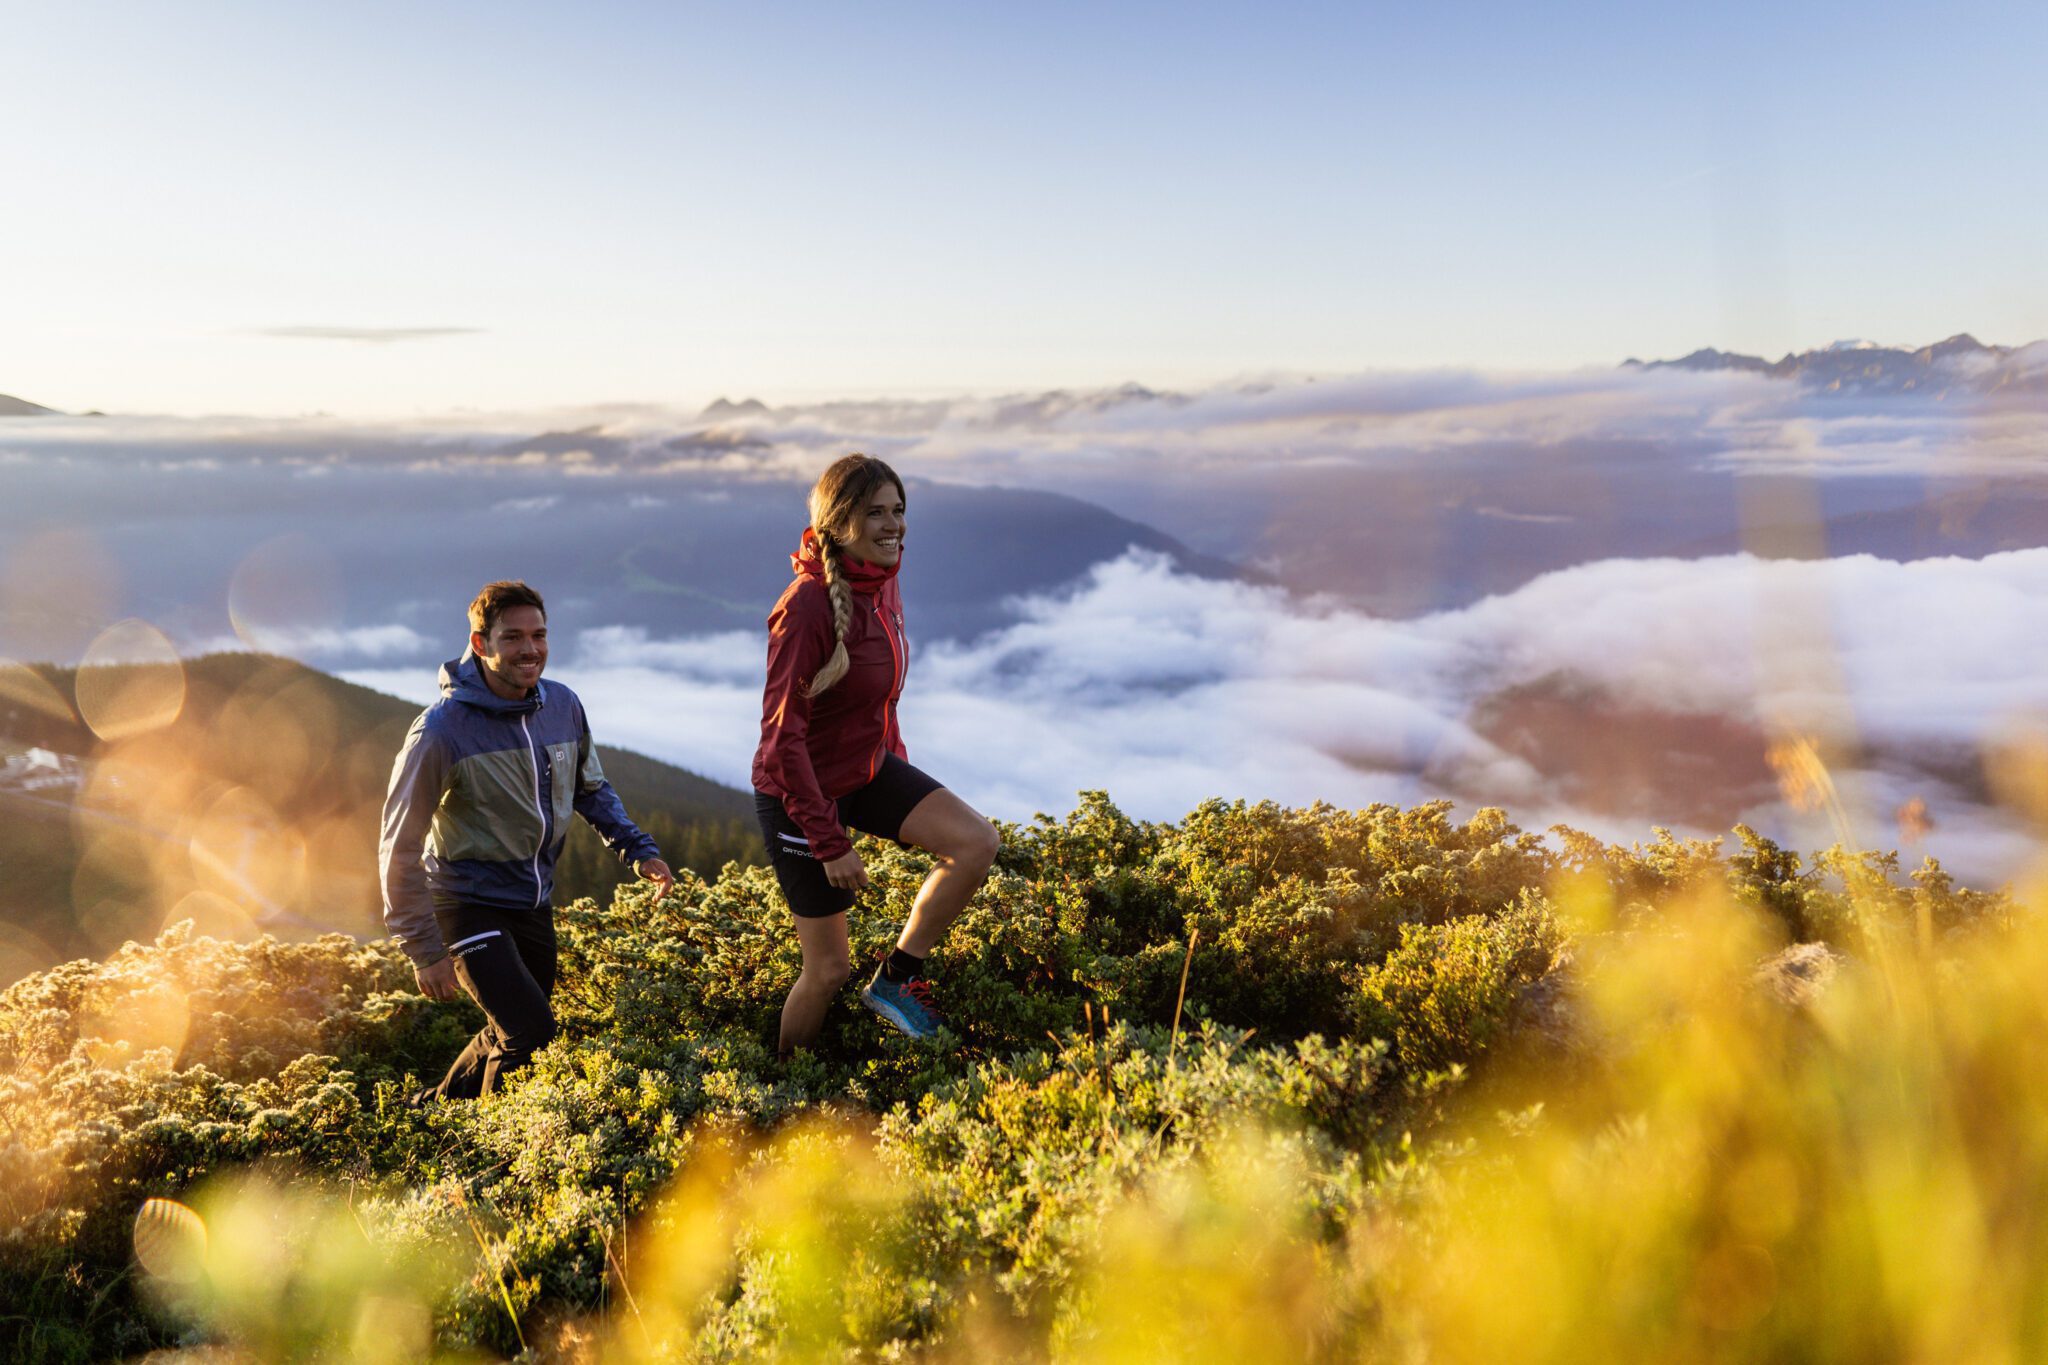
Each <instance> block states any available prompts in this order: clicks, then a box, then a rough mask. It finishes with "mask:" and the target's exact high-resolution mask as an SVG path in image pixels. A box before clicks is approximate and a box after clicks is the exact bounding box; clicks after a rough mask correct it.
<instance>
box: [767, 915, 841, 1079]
mask: <svg viewBox="0 0 2048 1365" xmlns="http://www.w3.org/2000/svg"><path fill="white" fill-rule="evenodd" d="M796 938H797V942H798V943H799V944H801V945H802V947H803V950H804V969H803V971H802V972H800V973H798V975H797V978H796V984H795V985H794V986H791V987H790V988H789V999H788V1000H786V1001H784V1002H783V1005H782V1036H781V1037H780V1039H779V1040H778V1041H777V1042H776V1045H775V1050H776V1051H777V1052H778V1053H780V1054H781V1055H783V1056H785V1057H787V1056H788V1055H789V1054H790V1053H792V1052H794V1051H795V1050H796V1049H798V1048H800V1047H809V1046H810V1045H811V1044H812V1043H813V1042H815V1041H816V1040H817V1037H818V1030H819V1029H821V1028H823V1027H824V1025H825V1011H826V1010H828V1009H830V1008H831V1007H832V997H833V996H835V995H837V994H838V993H839V988H840V987H841V986H844V985H845V984H846V978H847V977H848V976H849V975H851V972H852V968H851V965H850V964H849V963H848V962H847V957H846V916H845V915H844V914H838V915H825V916H822V917H819V918H816V919H812V918H807V917H805V916H802V915H799V916H797V917H796Z"/></svg>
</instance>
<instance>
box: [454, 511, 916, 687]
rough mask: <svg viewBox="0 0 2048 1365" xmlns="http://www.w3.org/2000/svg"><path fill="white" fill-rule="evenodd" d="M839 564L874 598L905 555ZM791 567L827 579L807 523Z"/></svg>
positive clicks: (814, 534)
mask: <svg viewBox="0 0 2048 1365" xmlns="http://www.w3.org/2000/svg"><path fill="white" fill-rule="evenodd" d="M839 564H840V571H841V574H842V576H843V577H844V578H845V579H846V582H847V584H848V586H850V587H851V588H852V589H853V590H854V591H855V592H857V593H860V594H861V595H862V596H865V597H872V596H873V595H874V594H876V593H878V592H880V591H881V590H882V585H883V584H885V583H887V582H888V581H889V580H890V579H892V578H894V577H895V576H896V571H897V570H898V569H900V568H902V567H903V557H902V556H901V555H900V554H899V555H898V556H897V557H896V562H895V563H894V564H889V565H881V564H870V563H868V562H867V561H866V560H864V559H855V558H854V557H853V556H852V555H841V556H840V557H839ZM789 568H790V571H791V572H792V573H797V574H802V575H803V576H804V577H806V578H815V579H817V580H818V581H819V582H820V583H822V582H824V581H825V561H824V559H823V558H822V557H821V555H820V554H819V551H818V533H817V532H816V531H814V530H812V529H811V528H810V527H808V526H806V527H804V534H803V538H802V539H801V540H799V541H798V542H797V546H796V552H795V553H794V554H792V555H790V557H789ZM479 683H481V680H479Z"/></svg>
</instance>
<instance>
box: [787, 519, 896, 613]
mask: <svg viewBox="0 0 2048 1365" xmlns="http://www.w3.org/2000/svg"><path fill="white" fill-rule="evenodd" d="M839 565H840V573H841V575H842V576H843V577H844V578H845V579H846V582H847V585H848V586H849V587H851V588H852V589H853V590H854V591H855V592H857V593H860V594H861V595H862V596H864V597H872V596H874V595H875V594H876V593H878V592H880V591H881V590H882V585H883V584H885V583H887V582H888V581H889V580H890V579H892V578H894V577H895V576H896V571H897V570H898V569H900V568H902V567H903V557H902V556H901V555H900V554H899V555H898V556H897V557H896V562H895V563H894V564H890V565H887V566H886V567H885V566H882V565H877V564H870V563H868V562H867V561H866V560H864V559H855V558H854V557H853V556H852V555H841V556H840V557H839ZM789 567H790V571H791V572H792V573H800V574H804V575H807V576H808V577H811V578H815V579H817V580H818V581H819V582H820V583H822V582H824V581H825V565H824V562H823V561H822V560H820V559H819V557H818V533H817V532H816V531H813V530H812V529H811V528H810V527H808V526H806V527H804V535H803V539H802V540H801V541H799V542H797V547H796V553H794V554H792V555H791V556H790V557H789Z"/></svg>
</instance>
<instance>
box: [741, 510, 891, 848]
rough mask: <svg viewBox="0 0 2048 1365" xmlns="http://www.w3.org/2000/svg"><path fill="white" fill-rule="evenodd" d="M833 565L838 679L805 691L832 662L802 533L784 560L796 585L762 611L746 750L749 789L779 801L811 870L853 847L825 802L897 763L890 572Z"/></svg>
mask: <svg viewBox="0 0 2048 1365" xmlns="http://www.w3.org/2000/svg"><path fill="white" fill-rule="evenodd" d="M840 563H841V565H842V566H843V576H844V577H845V579H846V582H847V585H848V586H849V587H851V588H852V589H853V619H852V620H851V621H850V622H848V623H847V627H846V654H847V663H848V667H847V670H846V676H845V677H843V678H841V679H840V680H839V682H838V683H837V684H836V685H835V686H833V687H831V688H830V689H828V690H827V691H825V692H824V693H823V694H821V695H819V696H817V697H812V696H811V695H810V694H809V692H808V690H807V689H808V688H809V686H810V681H811V679H812V678H813V677H815V676H817V672H818V670H819V669H820V668H822V667H824V666H825V660H827V659H829V658H831V657H832V647H833V634H832V593H831V589H829V588H827V587H826V586H825V566H824V565H823V564H822V563H821V562H819V559H818V553H817V541H816V539H815V537H814V535H813V533H812V532H811V531H810V530H808V529H806V530H805V531H804V536H803V541H802V543H801V544H800V545H799V546H798V547H797V551H796V553H795V554H793V555H791V556H790V557H789V564H790V568H791V569H793V570H794V571H795V573H796V578H795V580H794V581H793V582H791V583H790V585H789V587H788V588H786V589H784V590H783V594H782V597H781V598H780V599H779V600H778V601H777V602H776V603H775V609H774V610H773V611H771V612H769V613H768V685H767V687H766V689H765V690H764V691H763V693H762V697H761V747H760V748H758V749H756V750H755V751H754V789H755V790H756V791H762V792H766V793H768V794H769V795H771V796H776V797H780V798H781V800H782V806H783V809H785V810H787V811H788V812H789V818H790V819H792V820H794V821H796V823H797V827H798V828H799V829H801V830H802V831H803V832H804V837H805V838H806V839H808V840H810V844H811V854H812V856H813V857H815V858H817V859H818V860H819V861H820V862H830V861H831V860H832V859H834V858H837V857H841V856H843V855H844V854H845V853H847V852H848V851H849V850H851V849H852V847H853V842H852V841H851V840H850V839H848V838H847V837H846V831H845V829H844V828H843V827H842V826H841V825H840V823H839V811H838V808H837V806H835V805H834V802H836V801H837V800H838V799H839V798H840V797H842V796H845V795H846V794H847V793H848V792H853V791H858V790H859V789H860V788H862V787H864V786H866V785H867V784H868V782H869V781H870V780H872V779H873V777H874V775H875V774H876V773H877V772H879V771H880V770H881V767H882V758H883V756H884V755H885V754H892V753H893V754H895V755H896V756H897V757H898V758H905V757H907V755H906V754H905V753H904V750H903V736H902V734H901V732H900V731H899V730H898V729H897V728H896V699H897V698H898V697H899V696H901V695H902V694H903V675H904V673H905V672H906V671H907V670H908V668H909V665H910V644H909V640H908V639H907V638H906V637H905V635H904V633H903V597H902V594H901V592H900V591H899V590H898V589H897V586H896V569H897V565H894V564H892V565H889V566H888V567H886V568H879V567H876V566H875V565H872V564H865V563H863V562H861V561H860V560H858V559H852V558H842V559H841V560H840Z"/></svg>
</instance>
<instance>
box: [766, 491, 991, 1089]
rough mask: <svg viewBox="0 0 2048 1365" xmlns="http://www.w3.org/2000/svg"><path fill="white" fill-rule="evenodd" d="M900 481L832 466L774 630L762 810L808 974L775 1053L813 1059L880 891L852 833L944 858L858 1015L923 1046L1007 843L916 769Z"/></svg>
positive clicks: (772, 618)
mask: <svg viewBox="0 0 2048 1365" xmlns="http://www.w3.org/2000/svg"><path fill="white" fill-rule="evenodd" d="M903 509H904V499H903V481H902V480H901V479H899V478H897V477H896V473H895V471H894V470H892V469H890V468H889V466H888V465H886V464H884V463H882V462H881V461H880V460H877V459H874V458H872V457H870V456H867V455H848V456H847V457H845V458H844V459H842V460H838V461H836V462H834V464H833V465H832V467H831V468H830V469H827V470H826V471H825V474H824V477H822V478H820V479H819V480H818V483H817V486H816V487H815V488H813V489H812V490H811V507H810V512H811V524H810V526H809V527H808V528H807V529H806V530H805V531H804V534H803V540H802V542H801V543H800V544H799V546H798V547H797V551H796V553H795V554H793V555H791V556H790V557H789V558H790V567H791V568H792V569H793V570H794V571H795V573H796V577H795V579H794V581H792V582H791V583H790V585H789V587H788V588H786V589H784V591H783V594H782V597H781V598H780V600H778V601H777V602H776V604H775V609H774V610H773V611H772V612H770V613H769V614H768V686H767V688H766V691H765V693H764V695H763V696H762V700H761V747H760V748H759V749H757V750H756V751H755V753H754V810H755V813H756V815H758V817H759V818H760V821H761V836H762V838H763V839H764V840H765V841H766V843H767V846H768V858H769V862H770V863H771V864H772V865H773V867H774V868H775V876H776V879H777V880H778V881H780V882H781V884H782V894H783V896H784V897H785V898H786V899H787V900H788V902H789V908H790V909H791V910H792V911H793V912H795V915H796V932H797V939H798V941H799V942H800V943H801V944H802V945H803V971H802V973H801V974H800V975H799V976H798V977H797V982H796V985H795V986H793V987H792V988H791V989H790V992H789V1000H788V1001H787V1003H785V1004H784V1005H783V1007H782V1033H781V1041H780V1043H779V1046H778V1050H779V1051H780V1052H781V1053H782V1054H783V1055H784V1056H787V1055H788V1054H789V1053H791V1052H792V1051H794V1050H795V1049H797V1048H800V1047H805V1046H808V1045H809V1044H810V1042H811V1041H812V1039H814V1038H816V1037H817V1036H818V1029H819V1028H820V1026H821V1025H823V1023H824V1021H825V1011H826V1009H827V1008H828V1007H829V1006H830V1005H831V1003H832V997H833V995H834V994H835V993H836V992H837V991H838V990H839V988H840V987H841V986H842V985H844V984H845V982H846V979H847V976H848V975H849V974H850V965H849V963H848V961H847V947H846V911H847V908H848V907H849V906H851V905H852V904H853V897H854V893H855V892H856V891H858V890H860V889H861V888H862V887H864V886H866V885H867V884H868V877H867V872H866V870H865V869H864V868H862V866H861V861H860V855H859V854H858V853H856V852H854V849H853V842H852V840H851V839H849V838H848V837H847V833H846V831H847V827H849V826H850V827H852V828H853V829H857V830H860V831H861V832H863V833H865V834H872V835H875V836H877V837H879V838H883V839H893V840H895V841H896V842H897V843H900V844H909V845H913V846H915V847H918V848H921V849H924V850H925V851H926V852H928V853H930V854H931V855H932V856H933V858H935V859H936V860H937V861H936V864H935V865H934V866H933V868H932V871H931V875H930V876H928V877H926V878H925V881H924V885H923V887H921V888H920V889H919V890H918V893H917V901H916V904H915V905H913V906H912V907H911V911H910V918H909V919H908V920H907V921H906V922H905V923H904V925H903V932H902V934H901V935H900V936H898V938H897V940H896V951H895V952H893V953H891V954H890V955H889V958H888V960H887V961H885V962H884V963H883V964H882V965H881V967H880V969H879V970H878V971H876V973H875V978H874V980H873V981H871V982H869V983H868V985H867V987H866V989H864V990H863V991H862V992H861V1000H862V1002H863V1003H865V1004H866V1005H867V1007H868V1008H869V1009H872V1010H873V1011H875V1013H877V1014H879V1015H881V1016H882V1017H883V1018H884V1019H886V1020H888V1021H889V1022H890V1023H891V1024H894V1025H895V1026H896V1027H897V1028H899V1029H901V1030H902V1031H903V1032H905V1033H907V1034H910V1035H911V1036H912V1037H917V1038H924V1037H929V1036H931V1035H932V1034H933V1033H935V1032H937V1031H938V1028H939V1025H940V1024H941V1023H942V1022H943V1021H944V1017H943V1016H942V1015H941V1014H940V1013H939V1010H938V1008H937V1006H936V1005H935V1004H934V1003H933V1001H932V997H931V987H930V984H929V983H928V982H927V981H926V980H925V976H924V959H925V957H926V955H927V954H929V953H930V952H931V949H932V945H933V944H934V943H936V942H938V939H939V936H940V935H941V934H943V933H944V932H945V931H946V929H947V927H948V926H949V925H951V924H952V923H953V921H954V920H955V919H957V918H958V917H959V915H960V912H961V910H962V909H964V908H965V907H966V905H967V901H968V898H969V897H971V896H972V895H973V894H974V893H975V891H976V890H977V889H978V888H979V887H980V886H981V884H982V881H983V880H984V879H985V878H986V877H987V876H988V870H989V867H990V865H991V864H993V863H994V861H995V856H996V849H997V836H996V831H995V827H994V826H993V825H991V824H989V822H988V821H987V820H985V819H983V818H982V817H981V816H980V815H977V814H976V813H975V812H974V811H973V809H971V808H970V807H969V806H968V805H967V803H966V802H964V801H962V800H961V799H960V798H959V797H957V796H955V795H953V793H952V792H950V791H947V790H946V789H945V788H944V787H942V786H940V785H939V783H938V782H937V780H935V779H934V778H931V777H928V776H926V775H925V774H924V773H922V772H920V771H919V770H918V769H916V768H914V767H912V766H911V765H910V762H909V760H908V758H907V757H906V756H905V754H904V750H903V737H902V735H901V734H900V733H899V732H898V730H897V728H896V699H897V697H899V696H901V695H902V692H903V676H904V672H905V670H906V669H907V668H908V666H909V663H910V645H909V642H908V640H907V639H906V638H905V637H904V633H903V598H902V595H901V593H900V592H899V591H898V589H897V586H896V570H897V568H898V566H899V565H900V563H901V562H902V556H903Z"/></svg>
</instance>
